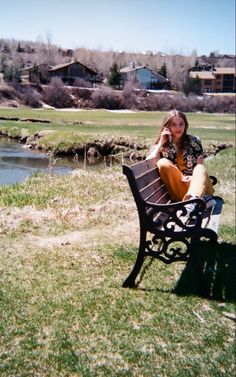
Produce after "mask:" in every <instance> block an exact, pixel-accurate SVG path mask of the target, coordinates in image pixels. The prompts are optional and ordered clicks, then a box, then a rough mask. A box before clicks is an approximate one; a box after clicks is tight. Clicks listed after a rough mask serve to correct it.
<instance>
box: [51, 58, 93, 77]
mask: <svg viewBox="0 0 236 377" xmlns="http://www.w3.org/2000/svg"><path fill="white" fill-rule="evenodd" d="M73 64H80V65H82V66H83V67H85V68H86V69H87V70H88V71H90V72H91V73H93V74H95V75H96V74H97V72H95V71H93V70H92V69H91V68H89V67H87V66H86V65H84V64H82V63H80V62H79V61H77V60H76V61H74V62H70V63H64V64H58V65H54V66H53V67H51V68H50V69H49V71H57V70H58V69H61V68H65V67H69V66H70V65H73Z"/></svg>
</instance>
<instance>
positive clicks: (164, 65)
mask: <svg viewBox="0 0 236 377" xmlns="http://www.w3.org/2000/svg"><path fill="white" fill-rule="evenodd" d="M158 73H159V74H160V75H162V76H163V77H166V78H167V68H166V63H165V62H164V63H163V64H162V66H161V68H160V69H159V71H158Z"/></svg>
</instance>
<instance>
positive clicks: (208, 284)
mask: <svg viewBox="0 0 236 377" xmlns="http://www.w3.org/2000/svg"><path fill="white" fill-rule="evenodd" d="M197 254H198V255H197V257H198V260H199V265H200V266H199V267H200V272H201V274H202V282H203V285H204V290H205V294H204V296H206V297H208V298H210V299H212V300H223V301H226V302H236V248H235V245H233V244H230V243H218V242H209V241H199V243H198V248H197ZM173 293H174V294H177V295H180V296H186V295H198V296H202V293H201V291H200V286H199V279H198V276H197V274H196V268H195V265H194V260H193V259H190V260H189V261H188V262H187V263H186V266H185V269H184V270H183V272H182V274H181V276H180V278H179V280H178V282H177V284H176V286H175V288H174V290H173Z"/></svg>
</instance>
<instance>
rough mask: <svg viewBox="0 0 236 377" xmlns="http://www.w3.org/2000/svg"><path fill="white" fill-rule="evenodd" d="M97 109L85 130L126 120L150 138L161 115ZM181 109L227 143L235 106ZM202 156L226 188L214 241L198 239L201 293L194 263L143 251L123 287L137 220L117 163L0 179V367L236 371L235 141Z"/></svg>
mask: <svg viewBox="0 0 236 377" xmlns="http://www.w3.org/2000/svg"><path fill="white" fill-rule="evenodd" d="M2 111H3V110H0V116H1V114H2ZM14 111H20V110H18V109H17V110H14ZM22 111H25V110H22ZM36 113H39V114H40V113H43V111H38V112H36ZM53 113H54V112H53ZM55 113H57V112H55ZM85 113H87V112H81V114H85ZM98 113H99V112H98ZM106 113H107V112H103V114H105V115H104V116H103V118H102V119H101V122H102V123H101V124H99V120H98V123H97V124H94V125H88V127H89V133H91V135H92V134H93V133H94V132H95V130H98V133H100V132H101V133H103V132H104V133H107V134H109V130H110V129H111V127H112V132H118V134H119V135H126V134H127V135H130V132H131V130H132V135H133V136H139V137H141V138H142V139H146V138H149V137H150V138H151V137H153V135H154V134H155V132H156V129H157V128H158V124H159V121H160V118H161V117H160V114H158V113H156V114H154V113H153V114H149V113H147V117H150V118H149V120H150V123H149V124H148V120H147V118H145V114H144V113H142V114H139V113H132V114H118V115H117V114H116V113H114V114H113V115H112V114H111V113H108V115H107V117H108V118H109V117H111V118H110V119H112V116H114V118H115V121H119V122H121V121H120V120H119V119H122V122H124V123H122V122H121V123H120V124H118V125H114V124H113V126H111V125H110V124H109V122H107V123H106V122H105V120H104V119H105V118H106ZM22 114H23V113H22ZM91 114H96V112H92V111H91V112H90V115H91ZM79 115H80V113H79ZM129 115H132V117H134V118H135V117H136V118H135V119H134V118H133V119H132V121H131V118H129V117H128V116H129ZM139 115H140V117H141V118H142V117H143V122H147V125H145V123H142V122H141V118H139ZM24 116H25V117H29V115H24ZM31 116H32V115H31ZM48 116H49V115H48ZM48 116H44V115H43V118H47V117H48ZM64 116H65V115H64ZM69 116H72V115H71V114H70V115H69ZM73 116H75V114H74V113H73ZM83 116H84V117H85V115H83ZM86 116H87V118H86V119H85V118H84V119H83V121H87V122H89V121H90V120H91V119H92V118H90V116H89V114H88V113H87V115H86ZM91 116H92V115H91ZM118 116H119V117H120V118H119V117H118ZM122 116H124V118H122ZM22 117H23V116H22ZM108 118H107V119H108ZM94 119H95V115H94ZM127 119H128V120H127ZM151 119H152V120H151ZM189 119H190V124H191V128H192V127H193V129H194V133H196V134H198V131H199V132H200V133H201V136H202V137H203V139H204V140H208V139H209V141H211V137H213V136H214V138H213V139H212V140H216V141H217V142H226V141H227V142H231V143H232V144H234V136H233V134H234V131H233V121H232V119H233V117H232V116H228V115H222V116H221V115H213V114H212V115H208V114H207V115H206V114H205V115H203V114H189ZM210 119H211V120H210ZM156 120H157V122H156ZM217 120H218V123H217ZM53 121H55V120H53ZM57 121H59V120H57ZM71 121H72V120H71V119H70V122H71ZM139 121H140V123H139V124H138V122H139ZM132 122H137V124H136V125H135V124H133V123H132ZM152 122H153V123H152ZM142 124H143V125H142ZM210 125H212V128H208V127H210ZM213 126H214V127H215V126H217V128H216V129H215V128H213ZM3 127H7V128H8V129H10V127H17V130H18V131H19V128H20V129H21V127H23V128H24V129H26V130H27V132H29V133H33V132H36V131H37V130H42V129H44V128H45V127H46V128H48V127H51V128H52V130H55V132H57V135H58V136H57V137H58V140H60V135H61V137H62V135H63V137H64V136H65V135H64V134H63V132H66V129H67V127H68V131H73V130H75V129H76V130H81V132H82V129H83V127H86V130H87V125H86V126H83V125H72V124H70V123H68V124H66V125H65V124H60V125H58V126H57V125H56V124H46V125H45V124H44V125H42V124H39V123H38V124H29V123H27V122H26V123H24V124H22V123H19V122H14V123H11V122H1V123H0V129H3ZM18 131H17V132H18ZM195 131H196V132H195ZM226 131H227V132H228V133H227V132H226ZM21 132H23V131H22V129H21ZM24 132H25V131H24ZM126 132H127V133H126ZM139 132H140V134H139ZM211 132H212V133H211ZM68 137H69V136H68ZM206 165H207V168H208V171H209V173H210V174H214V175H215V176H217V178H218V184H217V186H216V192H215V193H216V194H217V195H220V196H223V198H224V200H225V204H224V209H223V213H222V216H221V222H220V229H219V242H218V245H215V246H212V245H210V244H209V243H207V242H204V241H202V242H201V243H200V244H199V258H200V261H201V264H202V268H203V269H204V279H205V283H206V285H207V289H208V293H209V298H208V299H207V298H203V297H201V295H200V294H199V287H198V281H197V278H196V276H195V273H194V268H193V266H192V265H191V263H187V264H185V263H176V264H172V265H170V266H166V265H164V264H163V263H161V262H160V261H157V260H154V261H153V262H152V263H149V261H148V260H147V261H146V264H145V273H144V274H143V275H141V279H139V284H138V287H137V288H136V289H124V288H122V287H121V286H122V283H123V281H124V280H125V278H126V277H127V275H128V273H129V271H130V269H131V267H132V265H133V262H134V260H135V257H136V253H137V247H138V242H139V223H138V216H137V212H136V208H135V205H134V201H133V198H132V195H131V193H130V190H129V187H128V184H127V182H126V179H125V177H124V176H123V175H122V173H121V167H120V166H115V167H113V168H107V169H105V170H100V171H88V170H84V169H79V170H78V171H76V172H75V173H73V174H71V175H67V176H54V175H47V174H37V175H34V176H32V177H31V178H29V179H28V180H26V181H25V182H24V183H21V184H16V185H12V186H4V187H0V233H1V239H0V309H1V310H0V375H1V376H3V377H8V376H43V377H45V376H48V377H51V376H63V377H64V376H71V377H72V376H73V377H74V376H83V377H90V376H91V377H95V376H101V377H104V376H107V377H110V376H117V377H118V376H120V377H121V376H124V377H125V376H130V377H133V376H135V377H136V376H137V377H141V376H143V377H169V376H171V377H172V376H174V377H175V376H176V377H177V376H178V377H186V376H187V377H188V376H189V377H190V376H191V377H195V376H199V377H202V376H204V377H212V376H217V377H218V376H226V377H228V376H230V377H231V376H234V372H235V291H236V290H235V287H236V284H235V279H236V271H235V265H236V264H235V263H236V258H235V257H236V252H235V211H234V209H235V191H234V187H235V179H234V178H235V148H229V149H227V150H224V151H221V152H220V153H219V154H217V156H215V157H214V158H209V159H207V160H206Z"/></svg>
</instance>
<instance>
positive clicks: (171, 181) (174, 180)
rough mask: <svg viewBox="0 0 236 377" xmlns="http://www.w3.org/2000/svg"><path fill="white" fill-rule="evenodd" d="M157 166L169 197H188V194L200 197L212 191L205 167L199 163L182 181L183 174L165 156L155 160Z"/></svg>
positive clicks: (177, 198)
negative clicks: (189, 176)
mask: <svg viewBox="0 0 236 377" xmlns="http://www.w3.org/2000/svg"><path fill="white" fill-rule="evenodd" d="M157 167H158V169H159V172H160V176H161V179H162V181H163V182H164V184H165V185H166V187H167V190H168V192H169V194H170V196H171V198H172V199H174V200H176V201H179V200H184V199H188V197H189V196H190V195H191V196H198V197H202V196H203V195H204V194H206V193H207V194H209V195H212V194H213V192H214V190H213V186H212V182H211V179H210V177H209V175H208V174H207V171H206V168H205V166H203V165H201V164H198V165H196V166H195V168H194V169H193V174H192V176H191V180H190V181H188V182H183V179H184V177H185V176H184V175H183V174H182V173H181V171H180V170H179V169H178V168H177V167H176V166H175V165H174V164H173V163H172V162H171V161H170V160H168V159H167V158H161V159H160V160H159V161H158V162H157Z"/></svg>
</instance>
